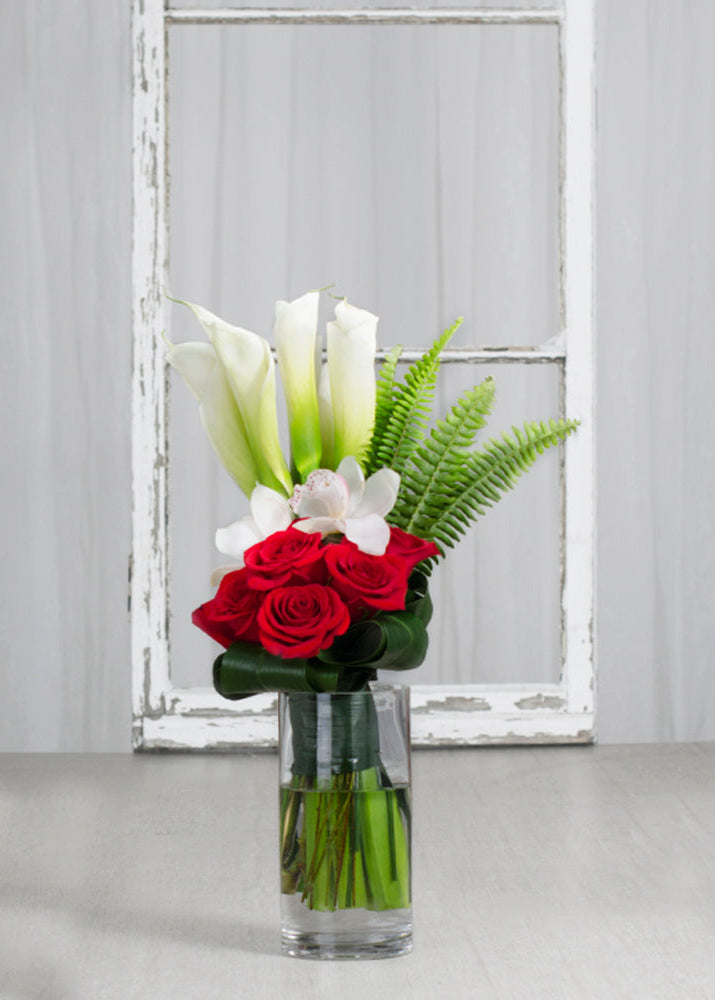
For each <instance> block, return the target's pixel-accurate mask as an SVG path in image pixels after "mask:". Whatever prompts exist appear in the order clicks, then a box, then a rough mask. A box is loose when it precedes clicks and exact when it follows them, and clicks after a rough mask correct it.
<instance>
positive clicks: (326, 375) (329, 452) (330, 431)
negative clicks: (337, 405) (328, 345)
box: [318, 365, 335, 469]
mask: <svg viewBox="0 0 715 1000" xmlns="http://www.w3.org/2000/svg"><path fill="white" fill-rule="evenodd" d="M318 414H319V418H320V440H321V442H322V445H323V447H322V456H321V459H320V461H321V464H322V465H324V466H325V468H326V469H332V468H333V467H334V465H335V462H334V461H333V455H334V453H335V422H334V420H333V404H332V401H331V399H330V372H329V371H328V366H327V365H323V366H322V367H321V369H320V377H319V379H318Z"/></svg>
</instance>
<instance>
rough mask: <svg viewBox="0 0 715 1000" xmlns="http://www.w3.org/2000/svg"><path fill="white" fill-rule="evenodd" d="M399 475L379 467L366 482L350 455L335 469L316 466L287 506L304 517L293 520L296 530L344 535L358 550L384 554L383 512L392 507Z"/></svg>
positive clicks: (386, 534)
mask: <svg viewBox="0 0 715 1000" xmlns="http://www.w3.org/2000/svg"><path fill="white" fill-rule="evenodd" d="M399 488H400V477H399V476H398V474H397V473H396V472H393V470H392V469H379V470H378V471H377V472H375V473H374V474H373V475H372V476H370V477H369V479H368V480H367V481H366V480H365V476H364V475H363V471H362V469H361V468H360V465H359V464H358V462H357V460H356V459H355V458H354V456H352V455H348V456H346V457H345V458H344V459H343V460H342V462H341V463H340V465H339V466H338V468H337V471H336V472H331V471H330V470H329V469H316V470H315V472H311V474H310V475H309V476H308V478H307V480H306V482H305V485H303V486H297V487H296V489H295V492H294V494H293V497H292V499H291V500H290V505H291V507H292V508H293V510H294V511H295V512H296V513H297V514H298V517H300V518H303V519H304V520H300V521H296V523H295V528H296V529H297V530H298V531H305V532H307V533H312V532H314V531H319V532H320V533H321V535H330V534H333V533H334V532H338V533H340V534H343V535H345V537H346V538H347V539H348V540H349V541H351V542H354V543H355V544H356V545H357V547H358V548H359V549H360V550H361V551H362V552H367V553H368V554H369V555H373V556H381V555H384V552H385V549H386V548H387V544H388V542H389V541H390V526H389V525H388V524H387V522H386V521H385V514H387V513H388V512H389V511H390V510H392V508H393V506H394V504H395V500H396V499H397V491H398V490H399Z"/></svg>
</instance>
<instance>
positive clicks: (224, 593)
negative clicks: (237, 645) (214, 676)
mask: <svg viewBox="0 0 715 1000" xmlns="http://www.w3.org/2000/svg"><path fill="white" fill-rule="evenodd" d="M262 599H263V598H262V595H261V594H259V593H257V592H256V591H255V590H251V589H250V587H249V586H248V583H247V580H246V570H245V569H237V570H234V572H232V573H227V574H226V576H225V577H224V578H223V580H222V581H221V583H220V584H219V586H218V590H217V591H216V595H215V596H214V597H213V598H212V599H211V600H210V601H207V602H206V604H202V605H201V607H200V608H197V609H196V611H194V613H193V614H192V616H191V621H192V622H193V623H194V625H196V626H197V627H198V628H200V629H202V630H203V631H204V632H206V633H207V635H210V636H211V638H212V639H215V640H216V642H220V643H221V645H222V646H225V647H226V649H228V647H229V646H230V645H231V643H232V642H235V641H236V640H237V639H242V640H243V641H244V642H258V625H257V624H256V612H257V611H258V608H259V606H260V603H261V600H262Z"/></svg>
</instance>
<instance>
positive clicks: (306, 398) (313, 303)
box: [273, 292, 321, 480]
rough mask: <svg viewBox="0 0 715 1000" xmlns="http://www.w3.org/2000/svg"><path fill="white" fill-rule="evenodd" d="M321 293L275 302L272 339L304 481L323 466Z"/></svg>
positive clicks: (297, 463)
mask: <svg viewBox="0 0 715 1000" xmlns="http://www.w3.org/2000/svg"><path fill="white" fill-rule="evenodd" d="M319 299H320V293H319V292H308V294H307V295H303V296H301V297H300V298H299V299H295V300H294V301H293V302H282V301H279V302H276V320H275V326H274V327H273V338H274V342H275V345H276V354H277V355H278V368H279V370H280V373H281V381H282V383H283V391H284V393H285V398H286V405H287V408H288V426H289V429H290V443H291V451H292V455H293V462H294V464H295V467H296V469H297V470H298V474H299V476H300V478H301V480H304V479H305V477H306V476H307V475H308V473H309V472H311V471H312V470H313V469H316V468H317V467H318V466H319V465H320V455H321V439H320V418H319V414H318V392H317V386H316V372H315V353H316V341H317V335H316V332H317V327H318V301H319Z"/></svg>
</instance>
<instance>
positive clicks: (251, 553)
mask: <svg viewBox="0 0 715 1000" xmlns="http://www.w3.org/2000/svg"><path fill="white" fill-rule="evenodd" d="M243 558H244V562H245V564H246V570H247V572H248V585H249V587H253V588H254V590H273V589H274V588H275V587H285V586H287V585H289V584H301V583H322V582H323V580H324V579H325V566H324V563H323V550H322V548H321V546H320V532H313V533H310V534H308V533H306V532H304V531H296V530H295V528H287V529H286V530H285V531H276V532H274V533H273V534H272V535H269V536H268V538H266V539H264V541H262V542H258V543H257V544H256V545H252V546H251V548H250V549H247V550H246V552H245V554H244V557H243Z"/></svg>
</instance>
